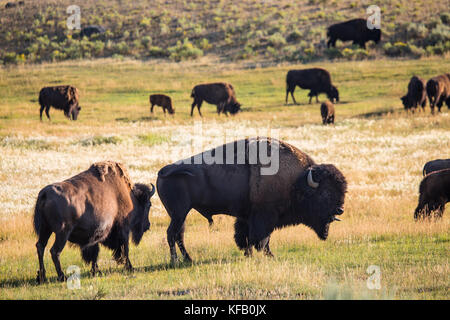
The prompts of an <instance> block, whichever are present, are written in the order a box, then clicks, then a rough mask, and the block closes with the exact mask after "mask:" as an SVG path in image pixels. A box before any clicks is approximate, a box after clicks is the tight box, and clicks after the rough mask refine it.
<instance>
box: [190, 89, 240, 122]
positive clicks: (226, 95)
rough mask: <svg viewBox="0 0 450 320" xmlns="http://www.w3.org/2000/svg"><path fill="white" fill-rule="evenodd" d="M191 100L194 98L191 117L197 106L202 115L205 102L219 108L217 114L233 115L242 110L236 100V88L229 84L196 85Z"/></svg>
mask: <svg viewBox="0 0 450 320" xmlns="http://www.w3.org/2000/svg"><path fill="white" fill-rule="evenodd" d="M191 98H194V102H192V106H191V117H192V116H193V114H194V108H195V106H197V109H198V113H199V114H200V116H201V115H202V113H201V111H200V108H201V107H202V103H203V101H206V102H207V103H210V104H215V105H216V106H217V113H218V114H220V113H222V112H223V113H225V115H228V112H229V113H231V114H232V115H234V114H236V113H238V112H239V111H240V110H241V104H240V103H239V102H238V101H237V100H236V93H235V92H234V88H233V86H232V85H231V84H229V83H224V82H218V83H207V84H199V85H196V86H195V87H194V88H193V89H192V93H191Z"/></svg>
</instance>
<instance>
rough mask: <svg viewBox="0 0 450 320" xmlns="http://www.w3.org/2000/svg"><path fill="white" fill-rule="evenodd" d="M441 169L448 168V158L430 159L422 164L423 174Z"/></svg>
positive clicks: (449, 161) (449, 163)
mask: <svg viewBox="0 0 450 320" xmlns="http://www.w3.org/2000/svg"><path fill="white" fill-rule="evenodd" d="M442 169H450V159H436V160H432V161H428V162H427V163H425V165H424V166H423V171H422V172H423V175H424V176H426V175H427V174H429V173H431V172H433V171H438V170H442Z"/></svg>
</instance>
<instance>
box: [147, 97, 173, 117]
mask: <svg viewBox="0 0 450 320" xmlns="http://www.w3.org/2000/svg"><path fill="white" fill-rule="evenodd" d="M149 100H150V104H151V108H150V112H151V113H153V107H154V106H155V105H157V106H160V107H162V108H163V111H164V114H166V110H167V111H168V112H169V113H170V114H174V113H175V109H174V108H173V107H172V99H170V97H169V96H166V95H164V94H152V95H150V98H149Z"/></svg>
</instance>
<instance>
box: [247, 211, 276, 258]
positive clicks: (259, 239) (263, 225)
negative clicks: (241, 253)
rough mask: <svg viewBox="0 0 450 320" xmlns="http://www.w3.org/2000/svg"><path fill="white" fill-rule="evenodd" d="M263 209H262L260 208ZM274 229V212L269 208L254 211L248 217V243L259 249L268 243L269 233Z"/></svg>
mask: <svg viewBox="0 0 450 320" xmlns="http://www.w3.org/2000/svg"><path fill="white" fill-rule="evenodd" d="M262 210H264V209H262ZM274 229H275V221H274V214H273V212H271V211H270V210H267V211H262V212H261V211H260V212H254V213H252V214H251V216H250V219H249V244H250V246H255V248H256V250H258V251H260V250H262V249H264V248H265V247H266V244H267V245H268V241H269V239H270V234H271V233H272V231H273V230H274Z"/></svg>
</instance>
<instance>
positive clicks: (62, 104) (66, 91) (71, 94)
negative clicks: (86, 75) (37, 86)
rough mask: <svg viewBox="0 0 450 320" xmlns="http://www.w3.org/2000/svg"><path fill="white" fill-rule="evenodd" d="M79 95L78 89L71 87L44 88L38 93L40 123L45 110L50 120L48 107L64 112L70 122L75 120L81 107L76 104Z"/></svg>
mask: <svg viewBox="0 0 450 320" xmlns="http://www.w3.org/2000/svg"><path fill="white" fill-rule="evenodd" d="M78 99H79V94H78V89H77V88H75V87H72V86H56V87H45V88H42V89H41V91H40V92H39V104H40V105H41V110H40V111H39V117H40V119H41V121H42V111H43V110H44V109H45V114H46V115H47V118H48V119H49V120H50V114H49V111H50V107H53V108H55V109H60V110H63V111H64V115H65V116H66V117H67V118H69V119H72V120H77V118H78V113H79V112H80V110H81V107H80V106H79V104H78Z"/></svg>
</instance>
